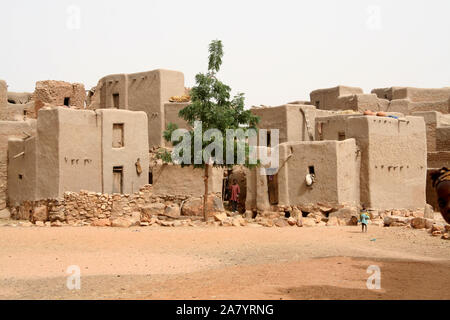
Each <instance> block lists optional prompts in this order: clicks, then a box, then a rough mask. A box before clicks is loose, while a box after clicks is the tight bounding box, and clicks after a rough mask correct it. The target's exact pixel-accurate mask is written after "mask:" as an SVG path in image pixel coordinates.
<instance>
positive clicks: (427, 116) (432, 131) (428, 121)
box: [412, 111, 442, 152]
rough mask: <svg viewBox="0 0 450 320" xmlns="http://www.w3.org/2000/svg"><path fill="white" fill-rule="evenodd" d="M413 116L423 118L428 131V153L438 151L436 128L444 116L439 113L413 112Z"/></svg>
mask: <svg viewBox="0 0 450 320" xmlns="http://www.w3.org/2000/svg"><path fill="white" fill-rule="evenodd" d="M412 115H413V116H416V117H423V118H424V120H425V126H426V130H427V152H433V151H436V127H437V126H438V125H439V123H440V121H441V117H442V114H441V113H440V112H437V111H426V112H423V111H421V112H413V113H412Z"/></svg>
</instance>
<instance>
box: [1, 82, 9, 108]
mask: <svg viewBox="0 0 450 320" xmlns="http://www.w3.org/2000/svg"><path fill="white" fill-rule="evenodd" d="M7 102H8V85H7V84H6V81H3V80H0V110H2V109H3V108H5V107H6V104H7Z"/></svg>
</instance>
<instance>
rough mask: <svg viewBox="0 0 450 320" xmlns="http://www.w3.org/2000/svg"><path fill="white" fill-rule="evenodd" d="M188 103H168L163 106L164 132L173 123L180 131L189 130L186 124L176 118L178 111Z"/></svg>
mask: <svg viewBox="0 0 450 320" xmlns="http://www.w3.org/2000/svg"><path fill="white" fill-rule="evenodd" d="M189 104H190V102H168V103H166V104H164V118H165V119H164V130H165V129H167V126H168V125H169V123H174V124H176V125H177V126H178V128H181V129H189V125H188V123H187V122H186V121H185V120H184V119H182V118H180V117H179V116H178V113H179V112H180V110H182V109H184V108H185V107H187V106H188V105H189Z"/></svg>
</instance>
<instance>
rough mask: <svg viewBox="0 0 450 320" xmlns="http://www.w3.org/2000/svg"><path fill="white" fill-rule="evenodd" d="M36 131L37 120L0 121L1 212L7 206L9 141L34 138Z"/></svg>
mask: <svg viewBox="0 0 450 320" xmlns="http://www.w3.org/2000/svg"><path fill="white" fill-rule="evenodd" d="M35 131H36V121H35V120H28V121H0V210H2V209H4V208H5V207H6V205H7V203H6V202H7V176H8V174H7V172H8V166H7V165H8V139H9V138H24V137H26V134H27V135H30V136H32V135H34V134H35ZM24 132H25V133H26V134H24Z"/></svg>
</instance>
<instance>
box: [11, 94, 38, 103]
mask: <svg viewBox="0 0 450 320" xmlns="http://www.w3.org/2000/svg"><path fill="white" fill-rule="evenodd" d="M32 97H33V94H32V93H29V92H11V91H8V102H9V103H11V104H26V103H28V102H30V101H31V98H32Z"/></svg>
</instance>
